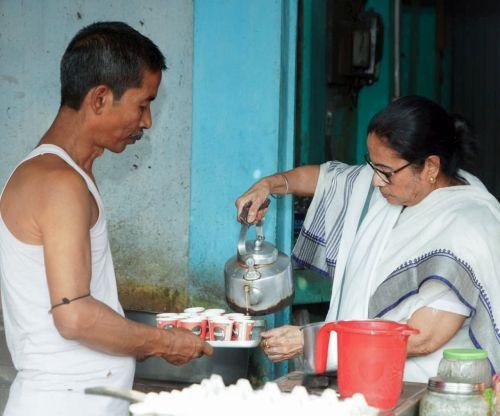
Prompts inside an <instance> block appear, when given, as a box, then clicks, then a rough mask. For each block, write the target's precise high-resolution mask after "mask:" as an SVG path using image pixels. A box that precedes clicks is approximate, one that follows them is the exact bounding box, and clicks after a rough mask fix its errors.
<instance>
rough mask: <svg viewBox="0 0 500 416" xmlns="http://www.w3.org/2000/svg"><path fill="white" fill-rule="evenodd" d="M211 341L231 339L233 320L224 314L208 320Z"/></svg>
mask: <svg viewBox="0 0 500 416" xmlns="http://www.w3.org/2000/svg"><path fill="white" fill-rule="evenodd" d="M208 327H209V330H210V341H231V336H232V332H233V321H231V320H230V319H228V318H225V317H224V316H216V317H211V318H209V320H208Z"/></svg>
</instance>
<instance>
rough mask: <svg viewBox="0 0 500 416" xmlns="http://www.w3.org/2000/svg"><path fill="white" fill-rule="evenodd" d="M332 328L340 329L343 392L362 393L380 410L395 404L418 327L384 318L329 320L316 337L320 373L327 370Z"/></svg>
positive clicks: (317, 366) (339, 374)
mask: <svg viewBox="0 0 500 416" xmlns="http://www.w3.org/2000/svg"><path fill="white" fill-rule="evenodd" d="M331 331H336V332H337V343H338V370H337V375H338V389H339V393H340V395H341V396H342V397H343V398H345V397H351V396H352V395H354V394H355V393H362V394H363V395H364V396H365V399H366V401H367V403H368V404H369V405H370V406H373V407H376V408H378V409H381V410H387V409H392V408H393V407H395V406H396V404H397V402H398V400H399V396H400V395H401V391H402V389H403V370H404V366H405V361H406V343H407V341H408V337H409V336H410V335H413V334H418V330H416V329H413V328H411V327H409V326H408V325H405V324H400V323H398V322H391V321H382V320H368V321H338V322H329V323H327V324H325V325H323V327H322V328H321V329H320V330H319V333H318V336H317V339H316V357H315V365H316V372H318V373H322V372H324V371H325V369H326V362H327V354H328V342H329V339H330V332H331Z"/></svg>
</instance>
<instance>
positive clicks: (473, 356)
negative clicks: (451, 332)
mask: <svg viewBox="0 0 500 416" xmlns="http://www.w3.org/2000/svg"><path fill="white" fill-rule="evenodd" d="M437 375H438V376H440V377H441V378H442V379H443V380H445V381H450V382H453V383H472V384H477V383H484V385H485V387H486V388H487V387H490V386H491V367H490V363H489V361H488V353H487V352H486V351H484V350H479V349H473V348H459V349H447V350H444V351H443V358H442V359H441V361H440V363H439V367H438V374H437Z"/></svg>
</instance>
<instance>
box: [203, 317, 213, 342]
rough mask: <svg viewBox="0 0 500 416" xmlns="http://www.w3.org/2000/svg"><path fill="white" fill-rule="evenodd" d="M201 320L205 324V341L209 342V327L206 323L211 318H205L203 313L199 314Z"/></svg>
mask: <svg viewBox="0 0 500 416" xmlns="http://www.w3.org/2000/svg"><path fill="white" fill-rule="evenodd" d="M200 316H201V318H202V319H203V320H204V322H205V341H209V340H210V327H209V325H208V321H209V320H210V319H211V318H213V317H211V316H206V315H205V314H204V313H202V314H200Z"/></svg>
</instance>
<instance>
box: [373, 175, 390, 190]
mask: <svg viewBox="0 0 500 416" xmlns="http://www.w3.org/2000/svg"><path fill="white" fill-rule="evenodd" d="M372 185H373V186H374V187H376V188H381V187H382V186H386V185H387V182H384V181H383V180H382V178H381V177H380V176H379V175H378V174H377V172H373V176H372Z"/></svg>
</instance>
